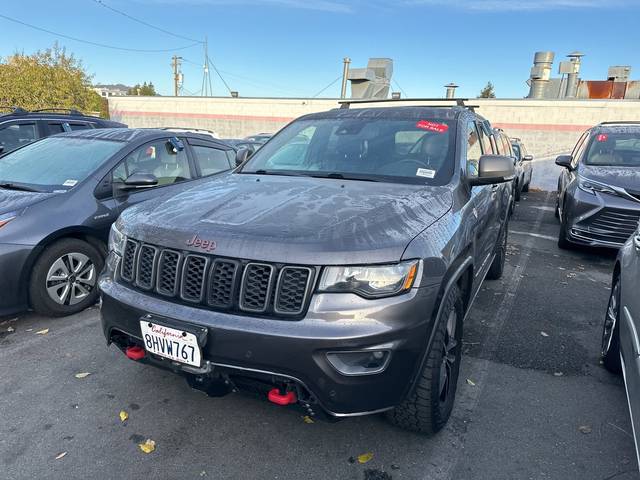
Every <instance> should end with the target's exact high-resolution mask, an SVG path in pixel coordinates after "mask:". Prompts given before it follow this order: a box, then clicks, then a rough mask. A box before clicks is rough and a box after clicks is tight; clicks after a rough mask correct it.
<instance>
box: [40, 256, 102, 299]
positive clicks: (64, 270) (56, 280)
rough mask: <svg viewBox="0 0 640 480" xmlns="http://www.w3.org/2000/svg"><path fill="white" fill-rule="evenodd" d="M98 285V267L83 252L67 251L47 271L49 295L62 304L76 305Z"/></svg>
mask: <svg viewBox="0 0 640 480" xmlns="http://www.w3.org/2000/svg"><path fill="white" fill-rule="evenodd" d="M95 285H96V267H95V265H94V264H93V262H92V261H91V259H90V258H89V257H88V256H86V255H85V254H83V253H78V252H71V253H66V254H64V255H63V256H61V257H60V258H58V259H57V260H56V261H55V262H53V265H51V268H49V271H48V272H47V279H46V289H47V293H48V294H49V297H50V298H51V299H52V300H53V301H54V302H56V303H58V304H60V305H76V304H78V303H80V302H82V301H83V300H84V299H85V298H86V297H88V296H89V294H90V293H91V291H92V290H93V289H94V288H95Z"/></svg>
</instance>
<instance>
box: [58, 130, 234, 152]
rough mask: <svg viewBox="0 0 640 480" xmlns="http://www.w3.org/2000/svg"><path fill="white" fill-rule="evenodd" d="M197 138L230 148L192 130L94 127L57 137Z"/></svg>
mask: <svg viewBox="0 0 640 480" xmlns="http://www.w3.org/2000/svg"><path fill="white" fill-rule="evenodd" d="M172 133H173V134H174V135H173V136H179V137H187V138H197V139H201V140H207V141H208V142H210V143H216V144H218V145H220V146H224V147H227V148H232V147H231V145H229V144H227V143H225V142H223V141H220V140H218V139H215V138H213V137H212V136H211V135H208V134H201V133H192V132H171V131H169V130H163V129H160V128H96V129H92V130H89V129H86V130H75V131H73V132H68V133H59V134H58V135H56V136H59V137H79V138H96V139H100V140H113V141H117V142H126V143H129V142H133V141H145V140H153V139H154V138H161V137H168V136H172V135H171V134H172Z"/></svg>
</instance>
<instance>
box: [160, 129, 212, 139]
mask: <svg viewBox="0 0 640 480" xmlns="http://www.w3.org/2000/svg"><path fill="white" fill-rule="evenodd" d="M161 130H167V131H169V132H175V133H200V134H202V135H209V136H210V137H212V138H214V139H216V140H217V139H218V135H216V132H214V131H213V130H207V129H206V128H189V127H162V128H161Z"/></svg>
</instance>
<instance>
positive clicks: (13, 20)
mask: <svg viewBox="0 0 640 480" xmlns="http://www.w3.org/2000/svg"><path fill="white" fill-rule="evenodd" d="M0 18H4V19H5V20H8V21H9V22H13V23H17V24H19V25H22V26H25V27H29V28H32V29H34V30H38V31H40V32H44V33H48V34H49V35H54V36H56V37H61V38H66V39H67V40H73V41H74V42H80V43H86V44H87V45H93V46H94V47H101V48H110V49H112V50H121V51H125V52H138V53H165V52H175V51H176V50H185V49H187V48H192V47H195V46H198V45H200V43H201V42H198V43H193V44H191V45H185V46H183V47H178V48H164V49H159V50H147V49H142V48H126V47H117V46H115V45H107V44H105V43H98V42H92V41H90V40H84V39H82V38H77V37H72V36H70V35H65V34H63V33H58V32H54V31H53V30H47V29H46V28H42V27H38V26H36V25H32V24H30V23H26V22H23V21H21V20H17V19H15V18H11V17H8V16H6V15H3V14H1V13H0Z"/></svg>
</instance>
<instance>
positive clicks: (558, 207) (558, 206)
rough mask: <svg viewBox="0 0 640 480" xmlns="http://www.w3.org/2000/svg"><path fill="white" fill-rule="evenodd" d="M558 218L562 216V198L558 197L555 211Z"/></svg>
mask: <svg viewBox="0 0 640 480" xmlns="http://www.w3.org/2000/svg"><path fill="white" fill-rule="evenodd" d="M553 213H554V215H555V216H556V218H558V219H559V218H560V200H559V199H557V198H556V209H555V211H554V212H553Z"/></svg>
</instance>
